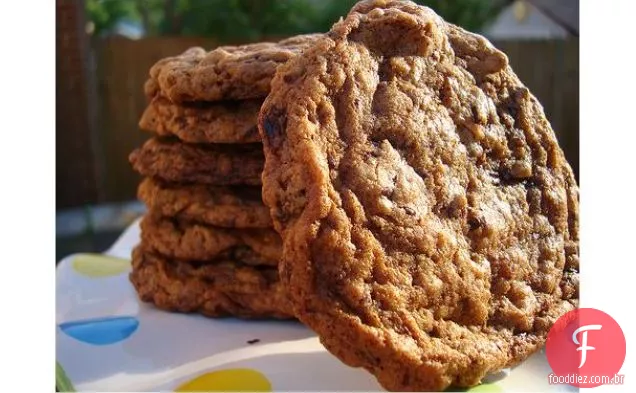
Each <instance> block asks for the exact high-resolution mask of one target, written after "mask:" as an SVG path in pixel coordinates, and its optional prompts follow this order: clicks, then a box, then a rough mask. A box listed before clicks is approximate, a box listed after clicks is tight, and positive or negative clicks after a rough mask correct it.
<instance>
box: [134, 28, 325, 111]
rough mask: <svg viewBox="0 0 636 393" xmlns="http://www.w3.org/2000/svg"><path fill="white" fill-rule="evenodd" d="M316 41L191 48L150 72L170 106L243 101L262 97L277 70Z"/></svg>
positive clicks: (152, 87)
mask: <svg viewBox="0 0 636 393" xmlns="http://www.w3.org/2000/svg"><path fill="white" fill-rule="evenodd" d="M318 37H319V35H317V34H310V35H300V36H296V37H291V38H287V39H285V40H282V41H280V42H276V43H273V42H261V43H257V44H248V45H241V46H221V47H218V48H216V49H214V50H212V51H210V52H206V51H205V50H204V49H203V48H198V47H196V48H190V49H188V50H187V51H185V52H184V53H182V54H181V55H179V56H173V57H167V58H165V59H162V60H159V61H158V62H157V63H156V64H155V65H153V66H152V68H151V69H150V77H151V78H152V79H153V80H154V81H155V84H156V86H155V84H147V87H146V92H147V93H148V92H150V93H153V92H155V91H157V90H159V91H161V93H162V94H164V95H165V96H166V97H168V98H169V99H170V100H171V101H172V102H177V103H178V102H187V101H220V100H244V99H250V98H260V97H265V96H266V95H267V93H269V84H270V81H271V79H272V77H273V76H274V73H275V72H276V67H278V66H279V65H280V64H283V63H285V62H286V61H287V60H289V59H290V58H292V57H294V56H296V55H297V54H299V53H301V52H302V51H303V50H304V49H305V48H306V47H307V46H308V45H310V44H312V43H313V42H314V41H316V39H317V38H318Z"/></svg>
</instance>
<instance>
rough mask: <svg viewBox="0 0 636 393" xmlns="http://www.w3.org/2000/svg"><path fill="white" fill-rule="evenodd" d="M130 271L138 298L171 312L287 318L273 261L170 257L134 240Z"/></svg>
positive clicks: (289, 313) (290, 315)
mask: <svg viewBox="0 0 636 393" xmlns="http://www.w3.org/2000/svg"><path fill="white" fill-rule="evenodd" d="M132 266H133V270H132V272H131V273H130V281H131V282H132V284H133V286H134V287H135V290H136V291H137V293H138V296H139V298H140V299H141V300H142V301H144V302H150V303H153V304H154V305H155V306H156V307H158V308H160V309H163V310H166V311H174V312H182V313H194V312H196V313H201V314H203V315H206V316H208V317H226V316H234V317H239V318H248V319H261V318H281V319H290V318H292V314H291V307H290V305H289V302H288V300H287V298H286V296H285V293H284V291H283V290H282V287H281V285H280V283H279V280H278V272H277V271H276V268H273V267H263V266H260V267H255V266H247V265H244V264H241V263H240V262H237V261H235V260H232V259H227V260H224V261H222V262H219V263H216V264H199V263H196V262H192V261H184V260H175V259H171V258H166V257H163V256H160V255H158V254H155V253H152V252H149V251H147V250H145V249H143V248H142V247H140V246H138V247H137V248H135V250H134V251H133V255H132Z"/></svg>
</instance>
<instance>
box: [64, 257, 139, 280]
mask: <svg viewBox="0 0 636 393" xmlns="http://www.w3.org/2000/svg"><path fill="white" fill-rule="evenodd" d="M71 266H72V267H73V270H75V271H76V272H78V273H80V274H81V275H84V276H87V277H92V278H100V277H109V276H116V275H118V274H122V273H125V272H127V271H128V270H129V269H130V261H128V260H126V259H121V258H114V257H109V256H106V255H101V254H80V255H77V256H76V257H75V258H73V262H72V263H71Z"/></svg>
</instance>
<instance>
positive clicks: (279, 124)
mask: <svg viewBox="0 0 636 393" xmlns="http://www.w3.org/2000/svg"><path fill="white" fill-rule="evenodd" d="M286 126H287V116H286V115H285V113H284V112H283V111H282V110H272V111H270V112H269V113H268V114H267V115H266V116H265V117H264V120H263V130H264V131H265V137H266V138H267V141H268V142H269V144H270V146H271V147H273V148H275V149H276V148H278V147H279V146H280V145H281V143H282V139H283V136H284V132H285V128H286Z"/></svg>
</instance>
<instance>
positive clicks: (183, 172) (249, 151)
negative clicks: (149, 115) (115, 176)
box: [129, 138, 264, 186]
mask: <svg viewBox="0 0 636 393" xmlns="http://www.w3.org/2000/svg"><path fill="white" fill-rule="evenodd" d="M129 159H130V162H131V164H132V165H133V168H134V169H135V171H137V172H139V173H140V174H142V175H144V176H152V177H157V178H160V179H163V180H165V181H169V182H177V183H201V184H209V185H218V186H224V185H246V186H256V185H260V184H261V171H262V169H263V164H264V158H263V150H262V146H261V145H260V144H257V143H253V144H244V145H216V144H210V145H202V144H189V143H182V142H179V141H178V140H176V139H172V138H151V139H149V140H148V141H146V142H145V143H144V144H143V146H142V147H140V148H138V149H136V150H135V151H133V152H132V153H131V154H130V157H129Z"/></svg>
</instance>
